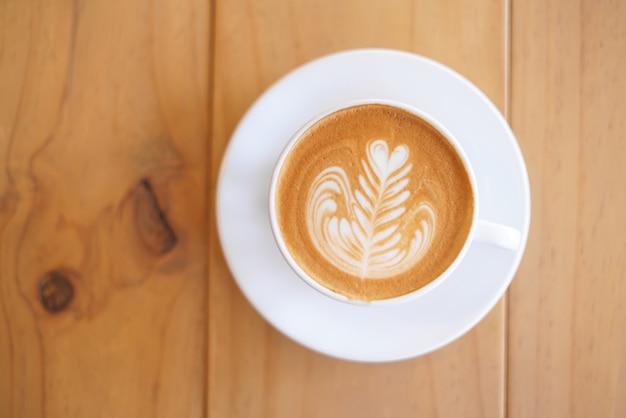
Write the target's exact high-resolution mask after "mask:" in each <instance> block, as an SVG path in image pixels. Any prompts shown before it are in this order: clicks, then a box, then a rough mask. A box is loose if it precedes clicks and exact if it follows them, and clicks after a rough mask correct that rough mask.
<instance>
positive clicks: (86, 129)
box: [0, 0, 210, 417]
mask: <svg viewBox="0 0 626 418" xmlns="http://www.w3.org/2000/svg"><path fill="white" fill-rule="evenodd" d="M209 21H210V15H209V5H208V4H207V3H206V2H204V1H186V2H179V1H173V0H156V1H144V0H139V1H132V2H122V1H114V2H111V1H104V0H102V1H101V0H96V1H79V0H75V1H55V2H43V1H35V0H33V1H18V0H7V1H3V2H0V92H1V93H0V164H1V165H2V171H1V174H0V416H2V417H43V416H45V417H84V416H89V417H99V416H102V417H112V416H115V417H138V416H141V417H148V416H151V417H152V416H154V417H156V416H159V417H161V416H164V417H165V416H177V417H178V416H192V417H199V416H204V415H205V410H206V405H205V393H206V386H205V379H206V356H205V354H204V353H205V351H206V335H207V334H206V297H205V296H206V274H207V272H206V251H207V250H206V247H207V245H206V237H205V231H206V228H207V222H206V211H207V190H208V189H207V183H208V182H207V173H208V170H207V164H208V142H207V139H208V135H209V123H208V121H209V120H210V118H209V98H210V95H209V81H210V78H209V74H210V73H209V69H210V65H209V31H210V29H209Z"/></svg>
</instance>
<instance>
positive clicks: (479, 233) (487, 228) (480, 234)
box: [269, 99, 521, 306]
mask: <svg viewBox="0 0 626 418" xmlns="http://www.w3.org/2000/svg"><path fill="white" fill-rule="evenodd" d="M365 104H383V105H388V106H393V107H396V108H400V109H403V110H405V111H407V112H409V113H412V114H414V115H416V116H418V117H419V118H421V119H423V120H425V121H427V122H428V123H430V124H431V125H432V126H433V127H434V128H436V129H437V130H438V131H439V132H440V133H441V134H442V135H443V136H444V137H445V138H446V139H447V140H448V142H449V143H450V144H451V145H452V146H453V147H454V149H455V151H456V153H457V155H458V156H459V158H460V159H461V161H462V162H463V165H464V167H465V170H466V172H467V174H468V177H469V182H470V184H471V188H472V192H473V196H474V211H473V219H472V222H471V227H470V231H469V233H468V234H467V238H466V240H465V243H464V245H463V247H462V249H461V251H460V252H459V253H458V255H457V257H456V258H455V259H454V261H453V262H452V263H451V264H450V265H449V266H448V268H447V269H446V270H445V271H444V272H443V273H441V274H440V275H439V276H438V277H437V278H436V279H434V280H432V281H431V282H430V283H428V284H426V285H425V286H423V287H421V288H419V289H416V290H414V291H412V292H410V293H407V294H404V295H401V296H397V297H392V298H389V299H380V300H372V301H362V300H354V299H350V298H348V297H346V296H345V295H342V294H340V293H337V292H335V291H333V290H331V289H329V288H327V287H325V286H323V285H322V284H320V283H319V282H318V281H316V280H315V279H314V278H312V277H310V276H309V275H308V274H307V273H306V271H305V270H304V269H303V268H302V267H301V266H300V265H298V263H297V262H296V261H295V259H294V257H293V256H292V255H291V253H290V251H289V249H288V247H287V245H286V244H285V240H284V239H283V236H282V234H281V231H280V228H279V226H278V220H277V212H276V199H275V193H276V189H277V182H278V179H279V176H280V171H281V168H282V166H283V163H284V162H285V161H286V159H287V158H288V156H289V153H290V151H291V150H292V148H293V146H294V145H295V143H296V142H297V141H298V139H299V138H300V137H301V136H302V135H303V133H304V132H305V131H307V130H308V129H309V128H310V127H311V126H312V125H314V124H315V123H317V122H318V121H320V120H321V119H323V118H325V117H326V116H328V115H330V114H332V113H335V112H337V111H339V110H341V109H345V108H348V107H353V106H358V105H365ZM479 205H480V203H479V199H478V188H477V184H476V178H475V175H474V170H473V169H472V165H471V162H470V161H469V159H468V158H467V156H466V154H465V152H464V151H463V148H462V147H461V145H460V144H459V142H458V141H457V140H456V138H455V137H454V135H452V134H451V133H450V131H448V129H446V128H445V126H443V125H442V124H441V123H439V122H438V121H437V120H436V119H434V118H433V117H432V116H430V115H428V114H427V113H425V112H423V111H421V110H419V109H417V108H415V107H413V106H410V105H407V104H404V103H400V102H396V101H391V100H378V99H372V100H359V101H351V102H348V103H343V104H341V105H339V106H336V107H334V108H332V109H328V110H327V111H325V112H323V113H321V114H319V115H317V116H316V117H314V118H313V119H311V120H310V121H309V122H307V123H306V124H305V125H304V126H302V127H301V128H300V129H299V130H298V131H297V132H295V133H294V135H293V136H292V137H291V139H290V140H289V141H288V142H287V144H286V146H285V148H284V149H283V151H282V153H281V154H280V156H279V158H278V160H277V161H276V164H275V166H274V171H273V173H272V177H271V182H270V190H269V215H270V224H271V228H272V233H273V235H274V239H275V241H276V244H277V246H278V249H279V250H280V252H281V254H282V256H283V257H284V259H285V260H286V262H287V263H288V264H289V266H290V267H291V268H292V270H293V271H294V272H295V273H296V274H297V275H298V276H299V277H300V279H302V280H303V281H304V282H305V283H307V284H308V285H310V286H311V287H313V288H314V289H316V290H317V291H319V292H320V293H322V294H324V295H326V296H329V297H331V298H334V299H336V300H339V301H342V302H347V303H350V304H354V305H361V306H363V305H365V306H377V305H390V304H398V303H402V302H406V301H410V300H413V299H415V298H417V297H419V296H422V295H424V294H426V293H427V292H429V291H430V290H432V289H434V288H435V287H436V286H438V285H439V284H441V283H442V282H443V281H444V280H446V279H447V278H448V277H449V276H450V275H451V274H452V273H453V272H454V270H455V269H456V268H457V267H458V266H459V264H460V263H461V262H462V261H463V259H464V258H465V256H466V254H467V251H468V249H469V247H470V245H471V243H472V242H482V243H486V244H489V245H494V246H498V247H501V248H504V249H508V250H516V249H518V248H519V246H520V242H521V234H520V231H518V230H517V229H515V228H512V227H510V226H506V225H502V224H498V223H494V222H491V221H489V220H485V219H479V218H478V213H479Z"/></svg>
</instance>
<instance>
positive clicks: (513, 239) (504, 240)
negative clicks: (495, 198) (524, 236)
mask: <svg viewBox="0 0 626 418" xmlns="http://www.w3.org/2000/svg"><path fill="white" fill-rule="evenodd" d="M474 240H475V241H477V242H483V243H485V244H491V245H496V246H498V247H502V248H505V249H507V250H517V249H518V248H519V246H520V241H521V234H520V231H518V230H517V229H515V228H512V227H510V226H506V225H501V224H497V223H494V222H489V221H483V220H482V219H479V220H478V221H477V223H476V233H475V235H474Z"/></svg>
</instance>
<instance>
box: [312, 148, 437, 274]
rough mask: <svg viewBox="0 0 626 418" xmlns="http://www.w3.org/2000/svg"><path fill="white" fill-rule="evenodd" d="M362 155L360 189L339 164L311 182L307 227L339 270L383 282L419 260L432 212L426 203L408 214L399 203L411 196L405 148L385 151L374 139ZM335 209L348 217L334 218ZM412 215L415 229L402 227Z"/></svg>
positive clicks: (432, 221) (431, 224)
mask: <svg viewBox="0 0 626 418" xmlns="http://www.w3.org/2000/svg"><path fill="white" fill-rule="evenodd" d="M366 155H367V159H366V160H365V159H363V160H361V166H362V173H361V174H360V175H359V177H358V184H359V187H354V188H353V186H352V185H351V184H350V181H349V179H348V175H347V174H346V172H345V171H344V169H343V168H342V167H340V166H331V167H328V168H326V169H325V170H323V171H322V172H321V173H320V174H319V175H318V176H317V177H316V178H315V180H314V181H313V184H312V186H311V189H310V191H309V194H308V199H307V207H306V220H307V228H308V232H309V235H310V236H311V241H312V242H313V244H314V245H315V248H317V250H318V251H320V252H321V253H322V254H323V255H324V256H325V257H326V258H327V259H328V261H329V262H330V263H332V264H333V265H334V266H335V267H337V268H338V269H340V270H342V271H343V272H345V273H348V274H351V275H354V276H357V277H360V278H362V279H365V278H368V279H385V278H389V277H392V276H395V275H397V274H399V273H402V272H404V271H406V270H408V269H410V268H411V267H413V266H414V265H415V264H416V263H417V262H419V261H420V260H421V258H422V257H423V256H424V254H425V253H426V251H427V250H428V248H429V246H430V243H431V240H432V236H433V233H434V230H435V213H434V211H433V209H432V207H431V206H430V204H429V203H428V202H423V203H420V204H419V206H417V207H416V208H414V209H411V210H409V211H407V208H406V206H405V205H404V204H405V202H406V200H407V199H408V198H409V196H410V194H411V192H410V188H409V187H408V186H409V183H410V179H409V178H408V176H407V175H408V174H409V172H410V171H411V168H412V164H411V163H409V162H408V157H409V149H408V148H407V146H405V145H398V146H397V147H396V148H395V149H394V150H393V151H392V152H391V153H390V152H389V146H388V144H387V141H385V140H383V139H379V140H375V141H372V142H371V143H370V144H369V145H368V146H367V154H366ZM338 211H341V212H344V213H346V214H347V215H346V216H343V217H340V216H337V213H338ZM416 217H417V218H418V219H419V222H418V223H417V225H418V227H417V228H415V229H414V230H403V229H402V228H401V226H402V225H403V218H409V220H410V221H411V223H413V222H414V221H415V218H416ZM406 235H409V236H406ZM404 243H406V244H408V245H403V244H404Z"/></svg>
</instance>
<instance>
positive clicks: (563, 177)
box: [508, 0, 626, 418]
mask: <svg viewBox="0 0 626 418" xmlns="http://www.w3.org/2000/svg"><path fill="white" fill-rule="evenodd" d="M513 5H514V7H513V12H512V16H513V25H512V39H513V48H512V53H513V55H512V63H513V67H512V108H511V109H512V124H513V129H514V130H515V132H516V133H517V135H518V138H519V140H520V142H521V146H522V149H523V151H524V152H525V154H526V158H527V162H528V166H529V167H528V168H529V172H530V180H531V189H532V193H533V203H532V209H533V221H532V223H533V225H532V227H531V235H530V239H529V244H528V251H527V253H526V257H525V260H524V262H523V264H522V267H521V270H520V273H519V277H518V280H516V281H515V282H514V284H513V287H512V290H511V297H510V355H509V363H510V378H509V386H508V387H509V400H510V402H509V416H510V417H512V418H518V417H558V416H563V417H565V416H567V417H623V416H624V415H625V414H626V403H625V398H624V394H625V393H626V360H625V359H626V333H624V330H625V329H626V304H625V303H624V300H626V283H625V281H624V279H625V278H626V265H625V264H626V261H625V260H626V259H625V254H626V239H625V238H624V237H625V236H626V218H625V217H624V213H626V193H625V192H626V177H625V176H624V172H623V162H624V161H625V160H626V145H625V142H624V136H625V135H626V122H625V119H624V115H626V101H625V100H624V97H626V77H625V76H624V74H625V72H624V68H626V54H625V53H624V52H625V51H626V26H625V25H624V22H625V18H626V3H624V2H615V1H590V0H580V1H575V2H571V1H549V2H543V1H515V2H513Z"/></svg>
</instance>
